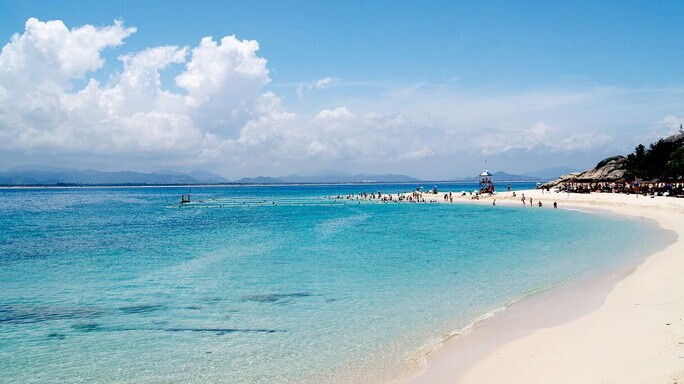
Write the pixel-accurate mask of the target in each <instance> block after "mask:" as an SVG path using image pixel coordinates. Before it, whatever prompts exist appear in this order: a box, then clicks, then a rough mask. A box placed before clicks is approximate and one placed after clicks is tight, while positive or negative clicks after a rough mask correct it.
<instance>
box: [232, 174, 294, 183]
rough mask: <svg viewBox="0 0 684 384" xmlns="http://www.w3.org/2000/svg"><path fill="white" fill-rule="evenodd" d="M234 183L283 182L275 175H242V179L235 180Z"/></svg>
mask: <svg viewBox="0 0 684 384" xmlns="http://www.w3.org/2000/svg"><path fill="white" fill-rule="evenodd" d="M234 183H237V184H283V181H282V180H281V179H278V178H275V177H265V176H258V177H243V178H242V179H238V180H235V181H234Z"/></svg>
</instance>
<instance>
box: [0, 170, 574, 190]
mask: <svg viewBox="0 0 684 384" xmlns="http://www.w3.org/2000/svg"><path fill="white" fill-rule="evenodd" d="M573 171H575V169H571V168H554V169H547V170H542V171H537V172H534V173H530V174H528V175H514V174H510V173H506V172H502V171H498V172H495V173H494V176H493V177H494V180H496V181H513V182H514V181H532V182H536V181H546V180H551V179H554V178H556V177H558V176H560V175H561V174H566V173H569V172H573ZM477 180H478V177H477V176H475V177H466V178H460V179H456V180H450V181H463V182H474V181H477ZM420 181H422V180H420V179H417V178H414V177H410V176H406V175H398V174H386V175H377V174H346V173H340V172H324V173H319V174H315V175H307V176H301V175H288V176H280V177H267V176H259V177H244V178H241V179H238V180H234V181H231V180H228V179H226V178H225V177H223V176H220V175H217V174H215V173H212V172H209V171H205V170H195V171H191V172H185V173H183V172H177V171H173V170H168V169H165V170H158V171H155V172H150V173H143V172H133V171H98V170H94V169H87V170H76V169H71V168H59V167H47V166H22V167H16V168H12V169H10V170H7V171H3V172H0V185H188V184H314V183H412V182H420Z"/></svg>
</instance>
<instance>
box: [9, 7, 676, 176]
mask: <svg viewBox="0 0 684 384" xmlns="http://www.w3.org/2000/svg"><path fill="white" fill-rule="evenodd" d="M29 18H36V19H38V20H39V21H40V22H47V21H50V20H61V21H62V22H63V24H64V25H65V27H66V28H67V29H69V30H72V31H73V30H74V29H75V28H79V27H82V26H86V25H92V26H94V27H95V28H105V27H107V26H112V25H113V24H114V20H121V21H123V27H122V28H130V27H135V28H136V31H135V32H131V33H128V32H127V33H126V36H125V37H122V38H121V41H120V42H116V43H113V42H110V43H107V45H106V46H103V47H101V48H97V49H95V52H97V53H98V54H99V55H100V57H101V59H102V64H101V65H99V66H98V65H95V64H93V63H90V64H89V65H90V67H88V69H87V70H84V71H85V72H83V71H82V72H80V73H79V74H78V75H77V76H71V77H70V78H68V79H66V80H67V81H68V83H69V84H70V86H69V87H66V88H64V89H62V90H61V91H60V93H59V94H58V95H54V94H53V95H52V96H49V95H48V96H46V95H45V94H41V95H40V96H35V95H34V98H35V97H46V98H49V97H54V98H58V99H60V100H62V102H61V104H60V105H58V106H54V105H53V106H52V107H54V108H56V109H55V110H50V109H47V107H44V106H41V108H42V109H40V111H38V112H44V113H46V114H47V113H48V112H49V114H51V115H59V114H64V115H66V117H65V118H64V119H62V120H60V121H47V120H46V121H42V122H41V123H40V124H42V125H40V126H39V125H35V124H37V123H35V122H32V121H33V119H34V117H35V116H36V115H37V114H38V115H39V113H38V112H36V111H37V110H36V109H35V108H36V107H31V108H34V109H31V108H28V109H26V110H25V111H24V112H25V115H21V114H19V113H18V112H12V114H9V113H5V114H4V115H3V114H2V113H1V111H0V132H2V131H3V130H4V131H5V134H6V135H7V136H8V137H10V136H11V137H17V135H19V136H21V137H22V140H9V141H11V142H8V143H6V144H5V148H4V151H3V152H4V153H5V156H4V157H5V158H0V160H3V161H4V163H5V164H7V165H8V166H14V165H22V164H28V163H54V162H55V161H58V162H61V163H63V164H64V165H68V166H74V167H77V168H85V167H88V166H96V167H98V168H103V169H117V168H129V169H138V170H154V169H159V168H168V167H172V168H179V167H190V168H198V167H199V168H206V169H211V170H214V171H216V172H218V173H221V174H224V175H226V176H228V177H238V176H244V175H256V174H263V175H272V176H277V175H282V174H288V173H316V172H321V171H325V170H331V169H335V170H340V171H345V172H381V173H385V172H398V173H405V174H409V175H413V176H418V177H425V178H448V177H454V176H459V175H468V174H471V173H473V172H475V171H476V170H477V169H479V168H481V167H482V164H483V163H484V159H487V160H488V164H489V165H490V166H491V167H492V168H494V169H503V170H506V171H511V172H525V171H534V170H536V169H541V168H545V167H553V166H561V165H569V166H572V167H580V168H582V167H587V166H591V165H593V164H594V163H596V162H597V161H598V160H600V159H601V158H603V157H605V156H607V155H612V154H614V153H624V152H626V151H629V150H631V149H632V147H633V146H634V145H635V144H637V143H638V142H647V141H649V140H653V139H655V138H657V137H658V136H661V135H664V134H667V133H671V132H673V130H674V129H675V128H674V127H678V124H679V123H680V122H681V121H682V119H683V116H684V102H683V101H684V99H683V96H684V92H683V89H684V87H683V85H684V71H682V70H681V68H682V63H684V49H683V48H684V46H683V44H682V42H681V41H682V40H681V36H683V35H684V33H683V32H684V3H682V2H678V1H660V2H645V1H641V2H634V1H624V2H595V1H569V2H549V1H526V2H520V3H517V4H516V3H514V2H510V1H488V2H481V1H468V2H455V1H454V2H446V1H443V2H441V1H440V2H408V1H406V2H402V1H376V2H367V1H345V2H342V1H338V2H332V1H316V2H304V1H300V2H295V1H280V2H267V1H244V2H226V1H194V2H168V1H145V2H132V1H108V2H90V1H69V2H64V3H60V2H53V1H37V2H36V1H0V38H2V39H3V43H2V44H3V45H5V44H8V43H10V37H11V36H12V35H13V34H19V35H24V34H26V35H27V36H28V32H27V31H28V30H26V29H25V24H26V22H27V20H28V19H29ZM231 35H235V38H236V39H237V40H238V41H255V42H258V47H259V48H258V50H256V49H252V50H251V51H250V53H249V54H250V55H252V58H260V59H265V64H263V65H262V64H259V61H258V60H257V61H254V60H251V59H250V60H251V61H250V63H252V64H254V65H256V66H257V67H258V68H257V67H255V68H256V69H257V70H259V71H262V72H263V73H260V75H259V76H261V77H258V78H255V77H250V79H251V80H249V81H247V80H246V79H243V78H240V77H239V76H237V77H236V76H233V77H230V76H229V77H228V78H226V79H224V80H225V81H223V82H222V83H221V86H222V87H224V88H222V91H221V92H218V91H216V92H218V93H212V94H211V95H213V96H211V97H209V96H208V95H209V94H207V93H204V92H203V91H202V92H201V90H199V89H195V96H192V97H193V100H189V99H187V100H185V101H182V104H183V106H184V107H183V108H180V107H177V108H175V109H174V110H181V109H182V110H183V111H184V112H183V113H177V114H174V115H173V116H172V115H170V114H169V113H170V112H169V110H166V109H165V110H163V113H165V114H166V115H165V116H166V117H165V118H167V117H168V118H169V119H172V120H173V121H179V120H178V119H181V120H182V121H184V123H183V124H185V125H183V127H182V128H181V127H180V126H179V127H177V130H178V131H174V132H175V133H174V134H173V135H169V134H168V132H167V131H164V129H165V128H164V126H165V124H166V125H168V121H167V120H164V122H163V123H160V126H159V127H157V128H155V129H150V130H149V132H145V135H147V136H150V135H152V133H150V132H153V133H155V132H156V133H155V134H158V136H157V137H156V138H155V137H151V136H150V137H149V141H148V142H145V143H142V142H140V141H139V140H138V141H136V140H137V139H134V138H126V136H125V135H135V133H136V132H137V131H136V129H138V130H139V129H143V130H144V129H146V128H145V127H147V126H148V124H150V119H151V117H150V116H152V117H158V116H159V114H160V113H162V110H160V109H155V108H160V107H158V106H159V105H160V104H164V105H167V103H168V102H169V101H168V100H166V99H163V100H162V99H160V100H161V101H159V102H157V103H153V104H154V105H153V106H150V107H149V108H148V109H146V110H144V111H142V110H139V111H138V110H136V113H138V115H135V116H138V117H140V116H142V115H140V114H141V113H144V114H145V119H146V120H144V121H145V124H142V123H140V124H138V125H135V124H133V125H130V126H128V125H126V124H129V123H130V122H131V119H130V117H131V116H133V115H134V113H133V111H132V110H128V111H127V112H124V111H123V110H122V109H121V108H119V109H117V110H116V111H117V112H116V116H117V118H121V119H122V120H116V119H112V120H111V121H110V122H109V123H111V127H110V128H111V129H110V128H108V127H107V126H106V124H107V123H102V124H105V125H103V126H102V127H100V128H99V129H98V130H96V131H92V132H91V131H88V129H89V128H88V123H89V122H88V121H86V122H84V119H86V117H85V116H92V113H89V112H88V111H87V110H85V109H79V111H80V112H79V114H78V116H75V115H73V114H74V112H73V110H74V109H73V107H70V104H69V103H73V102H74V101H73V100H71V99H72V98H70V96H69V95H73V94H76V93H78V92H79V91H80V90H82V89H83V88H85V87H86V85H87V84H88V82H89V80H90V79H91V78H92V79H96V80H98V82H99V86H100V88H99V91H101V93H102V94H101V95H99V94H98V95H99V96H97V97H99V100H100V101H99V105H103V104H107V103H108V101H107V100H109V101H111V100H112V98H113V97H114V96H112V95H113V94H114V92H113V91H112V92H109V93H108V92H106V90H107V87H109V88H111V89H114V88H117V87H116V84H117V82H119V81H120V80H121V78H123V77H125V76H122V74H124V73H125V72H126V71H125V68H124V65H123V62H122V61H121V60H119V59H118V58H119V57H121V56H122V55H128V56H130V57H133V56H134V55H135V54H137V53H141V52H145V51H146V50H150V49H152V48H154V47H161V46H175V47H179V49H183V48H186V49H187V51H186V52H178V53H177V54H178V55H181V56H183V55H185V56H184V58H178V57H176V58H174V59H170V58H167V59H164V60H167V61H164V62H163V63H162V64H160V65H159V68H155V69H152V72H155V73H157V72H158V73H159V76H160V79H161V80H160V81H161V85H160V87H159V90H160V91H167V92H170V93H171V94H172V96H174V97H175V96H188V94H189V93H192V92H191V91H189V90H188V89H189V88H187V87H188V86H189V85H188V84H189V83H188V81H189V80H188V81H186V82H185V84H186V86H185V87H184V86H181V85H179V83H178V82H177V79H178V76H179V75H181V74H182V73H184V72H185V71H186V70H187V69H188V65H189V63H190V62H191V61H192V60H193V56H192V51H193V49H194V48H196V47H198V45H199V44H200V40H201V39H202V38H203V37H205V36H212V37H213V38H214V41H217V42H218V41H220V40H221V38H223V37H224V36H231ZM60 36H61V35H60ZM122 36H123V35H122ZM29 40H30V39H27V41H29ZM50 41H51V40H50ZM229 43H230V42H226V44H229ZM26 44H28V43H26ZM230 44H233V43H230ZM235 44H238V43H235ZM66 47H67V48H64V47H62V48H59V49H68V47H69V46H68V45H66ZM15 48H16V49H15V50H14V51H12V52H14V54H16V55H17V56H16V57H23V58H24V59H25V60H33V61H32V63H36V62H38V61H40V60H46V59H44V58H43V59H41V58H40V57H34V58H33V59H31V58H28V59H27V57H28V56H27V55H26V54H22V55H20V54H19V53H17V52H20V50H19V46H18V45H17V47H15ZM21 49H22V50H27V51H26V52H29V51H31V52H32V48H30V47H28V46H25V45H22V46H21ZM55 49H57V48H55ZM7 51H8V53H4V52H3V54H4V55H6V56H7V57H10V56H9V55H10V53H12V52H9V51H10V50H9V49H8V50H7ZM21 52H23V51H21ZM49 54H50V55H54V57H63V56H64V55H67V54H68V51H65V52H62V53H61V54H60V53H59V52H58V51H55V52H51V53H49ZM223 59H225V61H215V62H214V63H215V64H216V65H219V64H220V65H226V66H230V65H239V63H238V62H236V61H235V58H232V59H231V58H229V57H227V56H225V57H223ZM216 60H218V59H216ZM231 60H232V61H231ZM8 62H10V60H9V59H6V60H5V64H6V63H8ZM230 63H233V64H230ZM255 63H256V64H255ZM0 65H2V61H1V60H0ZM84 65H85V64H84ZM86 67H87V66H86ZM84 68H85V67H84ZM146 68H148V67H146ZM148 69H149V68H148ZM31 70H35V71H38V72H36V73H43V72H44V71H43V70H41V69H40V68H34V69H31ZM41 71H43V72H41ZM8 73H9V72H6V74H5V77H4V78H3V77H2V68H0V86H3V82H5V83H6V84H5V86H4V87H5V88H6V89H9V90H12V89H15V88H13V87H12V86H9V85H7V84H10V83H11V82H12V81H13V80H11V79H12V76H9V74H8ZM67 75H68V74H67ZM17 76H18V75H16V74H14V75H13V77H14V78H16V77H17ZM34 77H35V76H33V75H30V73H29V75H27V78H34ZM186 79H189V77H186ZM209 83H210V82H205V83H202V84H209ZM35 86H36V88H44V87H41V86H39V85H38V84H36V85H35ZM16 87H18V85H17V86H16ZM16 89H19V88H16ZM237 89H239V92H238V91H236V90H237ZM204 91H206V89H205V90H204ZM136 92H137V93H138V94H139V93H140V91H139V90H138V91H136ZM5 94H6V95H7V94H11V93H10V92H6V93H5ZM155 94H157V93H155ZM200 94H201V95H203V96H202V97H200V96H199V95H200ZM122 95H123V96H122ZM126 95H128V94H126V93H120V94H119V93H117V94H116V97H118V98H119V99H120V98H121V97H124V98H125V97H130V96H126ZM217 95H218V96H217ZM264 95H265V96H264ZM205 96H206V97H205ZM93 97H95V96H93ZM188 97H189V96H188ZM200 99H201V100H204V101H203V102H204V103H207V104H206V105H205V107H206V108H199V109H193V108H195V106H196V105H197V103H199V101H198V100H200ZM217 100H218V101H221V102H227V103H236V104H239V105H243V106H245V107H244V108H245V109H244V110H242V109H241V110H240V111H237V110H234V111H233V113H232V115H230V116H227V115H225V116H224V115H221V113H222V112H221V111H222V109H221V108H218V107H212V108H209V105H211V104H212V103H213V104H215V103H216V102H218V101H217ZM80 102H83V103H85V100H81V101H80ZM80 102H79V103H80ZM174 102H176V101H174ZM177 102H179V103H181V101H177ZM265 104H268V107H266V106H264V105H265ZM22 105H23V104H22ZM78 105H79V106H81V105H82V104H78ZM89 105H90V104H89ZM93 105H94V104H93ZM52 107H51V108H52ZM83 108H85V107H83ZM93 108H94V107H93ZM185 108H188V109H187V110H185ZM231 108H232V107H230V108H225V109H226V110H229V109H231ZM172 109H173V108H172ZM14 110H16V108H13V111H14ZM91 112H92V111H91ZM98 113H102V114H103V115H102V116H105V115H106V116H110V117H111V116H112V113H113V112H112V110H109V111H99V112H98ZM127 113H128V115H127ZM72 115H73V116H72ZM236 116H238V117H236ZM186 118H187V119H186ZM3 119H4V120H3ZM48 120H49V119H48ZM186 120H187V122H186ZM17 121H19V122H20V123H17ZM101 121H102V119H100V120H98V124H99V123H100V122H101ZM141 121H142V120H141ZM155 121H158V120H155ZM185 122H186V123H187V124H186V123H185ZM32 124H33V125H32ZM50 124H53V125H54V126H53V127H52V128H51V127H50ZM77 124H83V126H82V127H80V128H78V129H76V128H73V127H75V126H76V125H77ZM93 124H94V123H93ZM18 126H20V127H18ZM217 127H218V128H217ZM221 127H223V128H221ZM117 129H118V131H117ZM183 129H186V130H187V131H181V130H183ZM41 130H47V131H48V133H49V135H48V134H46V132H43V131H41ZM22 133H23V134H22ZM70 134H73V135H75V137H85V136H88V137H90V139H89V140H94V141H95V143H94V144H93V145H91V146H90V147H89V145H88V142H85V141H84V142H82V143H80V144H79V145H77V146H73V145H72V146H70V145H67V144H65V142H70V143H73V142H74V140H72V139H65V140H57V139H54V137H56V136H57V135H61V136H60V137H62V136H64V135H66V136H67V137H68V135H70ZM110 134H111V135H113V136H112V137H109V136H107V135H110ZM48 136H49V137H50V139H47V138H46V137H48ZM190 137H192V138H193V139H192V140H190V139H189V138H190ZM119 139H120V140H119ZM117 140H119V141H120V143H119V141H117ZM155 140H159V142H160V143H162V144H163V145H158V146H155V145H153V144H152V143H154V142H155ZM174 140H176V141H174ZM193 140H194V141H193ZM103 142H117V145H116V146H109V147H108V146H107V145H104V144H103ZM180 142H184V143H185V144H186V145H185V146H184V145H180ZM189 142H192V143H193V146H190V145H189V144H187V143H189ZM153 147H154V148H153ZM158 147H163V148H165V150H163V149H162V150H160V149H159V148H158ZM0 157H2V155H0ZM447 164H448V165H447Z"/></svg>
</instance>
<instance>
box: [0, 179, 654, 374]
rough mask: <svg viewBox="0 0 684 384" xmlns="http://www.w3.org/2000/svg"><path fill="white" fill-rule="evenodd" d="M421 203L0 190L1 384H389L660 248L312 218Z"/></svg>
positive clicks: (475, 211)
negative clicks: (498, 318)
mask: <svg viewBox="0 0 684 384" xmlns="http://www.w3.org/2000/svg"><path fill="white" fill-rule="evenodd" d="M431 186H432V185H430V186H426V187H431ZM414 187H415V186H413V185H382V186H368V185H342V186H334V185H331V186H281V187H221V188H218V187H217V188H193V189H192V191H191V193H192V199H193V203H191V204H187V205H184V206H182V207H179V205H178V201H179V199H180V195H181V194H183V193H187V188H100V189H97V188H95V189H79V188H75V189H22V190H19V189H5V190H0V225H1V226H2V228H3V230H2V231H1V232H0V372H2V375H0V382H2V383H14V382H16V383H64V382H69V383H81V382H117V383H180V382H183V383H194V382H196V383H306V382H312V383H313V382H375V381H382V380H387V379H391V378H394V377H397V376H398V375H401V374H402V373H405V372H407V371H410V370H412V369H415V368H416V367H417V366H418V365H419V363H420V360H421V358H422V356H423V355H424V353H425V352H426V351H427V350H429V349H430V348H432V347H434V346H435V345H436V344H437V343H439V342H440V341H441V340H442V338H443V337H444V336H445V335H448V334H450V333H451V332H454V331H458V330H460V329H463V328H464V327H467V326H468V325H469V324H471V323H472V322H473V320H474V319H476V318H478V317H480V316H482V315H484V314H486V313H488V312H490V311H492V310H493V309H495V308H498V307H501V306H502V305H505V304H507V303H510V302H511V301H513V300H515V299H518V298H520V297H521V296H523V295H525V294H527V293H529V292H531V291H534V290H538V289H542V288H545V287H549V286H552V285H555V284H558V283H560V282H563V281H567V280H569V279H572V278H575V277H577V276H581V275H583V274H587V273H590V272H592V271H594V272H595V271H599V270H601V269H605V268H608V267H611V266H614V265H618V264H620V263H625V262H626V261H628V260H631V259H634V258H635V257H639V256H640V255H641V256H643V254H644V253H646V252H648V251H649V250H651V249H654V248H655V247H657V246H659V244H661V241H662V239H663V237H662V233H661V232H660V231H659V230H658V229H656V228H655V227H654V226H653V225H652V224H649V223H645V222H641V221H636V220H624V219H618V218H614V217H608V216H600V215H589V214H586V213H580V212H573V211H565V210H553V209H547V208H541V209H540V208H536V207H534V208H530V207H526V208H523V207H505V206H488V205H467V204H464V205H460V204H453V205H451V204H450V205H444V204H393V203H389V204H358V203H356V202H353V203H345V202H344V201H333V200H330V199H327V198H324V197H325V196H336V195H344V194H347V193H357V192H361V191H370V188H373V190H377V189H382V190H383V192H396V191H403V190H411V189H413V188H414ZM439 187H440V189H442V190H446V189H453V190H454V191H460V190H469V189H472V186H463V185H439ZM521 187H529V186H527V185H523V186H521ZM273 202H276V204H275V205H274V204H273Z"/></svg>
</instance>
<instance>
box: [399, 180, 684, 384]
mask: <svg viewBox="0 0 684 384" xmlns="http://www.w3.org/2000/svg"><path fill="white" fill-rule="evenodd" d="M523 193H524V194H525V196H526V197H527V198H528V199H529V198H530V197H532V198H533V199H534V203H533V204H534V206H533V207H529V206H528V208H530V209H553V208H552V203H553V202H554V201H556V202H558V204H559V207H560V208H561V209H575V210H587V209H588V210H590V211H593V212H599V213H605V214H616V215H620V216H627V217H631V218H643V219H648V220H653V221H655V222H656V224H657V225H658V226H659V227H660V228H662V229H663V230H665V231H670V232H672V233H673V234H674V235H675V240H674V241H673V242H672V243H670V244H667V245H665V246H663V247H662V248H659V249H658V250H657V251H656V252H655V253H649V254H647V255H643V256H642V257H640V259H639V260H635V261H632V262H631V264H630V263H629V262H627V263H626V264H621V265H620V266H616V267H614V268H611V269H610V270H608V271H603V272H601V273H598V274H597V275H596V276H594V277H589V278H586V277H585V278H579V279H576V280H572V281H569V282H567V283H564V284H561V285H560V286H556V287H551V288H548V289H545V290H542V291H541V292H532V293H530V294H529V295H526V296H523V297H522V298H521V299H519V300H517V301H514V302H512V303H511V304H509V305H507V306H505V307H504V310H497V311H494V312H493V314H492V315H490V316H488V317H486V318H485V319H483V320H479V321H476V322H475V323H474V325H473V326H472V327H471V328H470V329H466V330H465V331H464V332H460V333H456V334H454V335H452V336H449V337H447V338H446V339H445V341H444V342H443V343H442V344H441V345H440V346H439V347H437V348H436V349H434V350H432V351H430V352H428V354H427V355H426V357H425V359H426V361H425V363H424V367H423V369H422V370H421V371H419V372H416V373H415V375H414V376H413V377H412V378H408V379H406V378H403V379H400V381H401V382H406V383H412V384H415V383H427V384H434V383H485V382H506V383H537V382H538V383H542V382H554V383H578V382H581V383H604V382H605V383H608V382H611V383H612V382H628V383H632V382H633V383H642V382H643V383H654V382H663V383H673V382H677V380H681V379H682V376H684V322H683V321H682V318H683V317H684V283H679V278H680V276H678V275H677V271H684V262H683V261H684V260H683V259H682V258H681V257H679V256H678V255H684V240H683V239H682V236H681V235H682V234H684V200H682V199H675V198H669V197H655V198H653V199H652V198H650V197H644V196H639V197H636V196H635V195H619V194H600V193H599V194H589V195H578V194H567V193H555V192H550V193H548V192H545V193H542V191H541V190H525V191H516V194H517V196H516V197H513V196H512V192H503V193H499V194H497V195H495V196H493V197H483V198H481V199H479V200H475V199H471V196H470V195H467V196H455V197H456V198H455V199H454V203H457V202H459V203H475V204H492V201H493V199H496V203H497V204H502V205H515V204H518V205H522V202H521V200H520V199H521V196H522V194H523ZM428 196H430V197H425V196H424V198H425V199H426V200H428V201H429V200H437V201H436V202H438V203H444V202H443V201H442V196H443V193H441V194H437V195H428ZM433 196H434V197H433ZM538 201H542V202H543V207H541V208H539V207H538V206H537V205H536V204H537V202H538ZM593 212H592V213H593ZM567 303H572V304H571V305H568V304H567ZM636 367H638V368H636ZM635 368H636V370H637V371H636V372H635Z"/></svg>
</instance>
